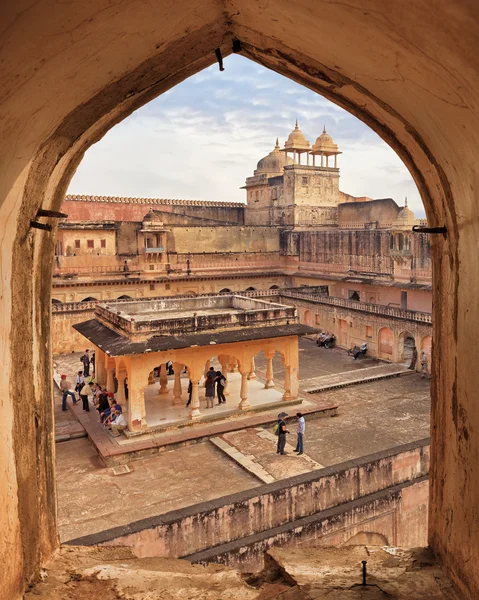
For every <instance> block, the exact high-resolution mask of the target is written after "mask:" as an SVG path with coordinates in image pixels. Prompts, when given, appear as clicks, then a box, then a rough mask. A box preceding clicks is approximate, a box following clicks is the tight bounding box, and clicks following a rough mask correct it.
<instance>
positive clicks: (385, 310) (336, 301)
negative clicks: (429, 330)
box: [270, 289, 432, 323]
mask: <svg viewBox="0 0 479 600" xmlns="http://www.w3.org/2000/svg"><path fill="white" fill-rule="evenodd" d="M270 291H272V290H270ZM279 295H280V296H283V297H284V298H297V299H298V300H307V301H310V302H316V303H319V304H329V305H330V306H339V307H341V308H348V309H351V310H358V311H361V312H368V313H371V314H376V315H381V316H387V317H393V318H396V319H405V320H407V321H417V322H419V323H432V314H431V313H427V312H422V311H416V310H408V309H405V308H396V307H394V306H385V305H384V304H372V303H370V302H357V301H356V300H346V299H344V298H335V297H331V296H323V295H320V294H311V293H308V292H302V291H295V290H288V289H282V290H280V293H279Z"/></svg>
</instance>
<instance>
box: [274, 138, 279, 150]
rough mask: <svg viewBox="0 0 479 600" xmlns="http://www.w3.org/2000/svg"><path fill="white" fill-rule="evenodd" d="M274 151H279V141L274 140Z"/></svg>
mask: <svg viewBox="0 0 479 600" xmlns="http://www.w3.org/2000/svg"><path fill="white" fill-rule="evenodd" d="M274 149H275V150H279V139H278V138H276V146H275V147H274Z"/></svg>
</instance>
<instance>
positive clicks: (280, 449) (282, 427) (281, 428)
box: [276, 412, 289, 454]
mask: <svg viewBox="0 0 479 600" xmlns="http://www.w3.org/2000/svg"><path fill="white" fill-rule="evenodd" d="M287 416H288V414H287V413H285V412H281V413H279V415H278V446H277V448H276V453H277V454H288V453H287V452H285V451H284V447H285V446H286V434H288V433H289V431H288V430H287V429H286V423H285V421H284V418H285V417H287Z"/></svg>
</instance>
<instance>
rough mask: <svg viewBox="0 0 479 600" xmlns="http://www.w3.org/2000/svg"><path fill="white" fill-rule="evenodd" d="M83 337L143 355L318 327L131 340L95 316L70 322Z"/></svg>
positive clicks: (117, 351) (112, 351) (107, 348)
mask: <svg viewBox="0 0 479 600" xmlns="http://www.w3.org/2000/svg"><path fill="white" fill-rule="evenodd" d="M73 328H74V329H76V330H77V331H79V332H80V333H81V334H82V335H83V336H84V337H85V338H87V339H88V340H90V341H91V342H92V344H94V345H95V346H96V347H97V348H100V349H101V350H103V352H106V353H108V354H109V355H110V356H125V355H130V354H145V353H146V352H163V351H164V350H179V349H181V348H191V347H194V346H210V345H214V344H229V343H231V342H248V341H252V340H262V339H267V338H277V337H285V336H290V335H311V334H315V333H317V329H314V328H313V327H309V326H308V325H301V324H300V323H295V324H294V325H272V326H267V327H248V328H242V329H230V330H226V331H210V332H205V333H186V334H184V335H155V336H152V337H151V338H149V339H148V340H145V341H138V342H135V341H132V340H130V339H129V338H128V337H126V336H123V335H121V334H119V333H117V332H116V331H113V330H112V329H110V328H109V327H107V326H106V325H104V324H103V323H100V322H99V321H97V320H96V319H90V320H89V321H84V322H83V323H78V324H76V325H73Z"/></svg>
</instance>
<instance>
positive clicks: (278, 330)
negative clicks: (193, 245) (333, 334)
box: [73, 294, 316, 356]
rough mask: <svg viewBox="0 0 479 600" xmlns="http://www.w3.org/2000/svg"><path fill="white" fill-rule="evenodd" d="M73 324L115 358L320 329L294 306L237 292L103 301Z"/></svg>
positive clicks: (311, 331) (313, 331) (308, 332)
mask: <svg viewBox="0 0 479 600" xmlns="http://www.w3.org/2000/svg"><path fill="white" fill-rule="evenodd" d="M73 327H74V329H76V330H77V331H79V332H80V333H81V334H82V335H83V336H84V337H86V338H87V339H89V340H90V341H91V342H92V343H93V344H94V345H95V346H97V347H98V348H101V349H102V350H103V351H104V352H108V353H109V354H110V355H111V356H124V355H128V354H143V353H145V352H162V351H164V350H168V349H180V348H190V347H194V346H209V345H212V344H227V343H231V342H244V341H248V340H258V339H266V338H275V337H284V336H291V335H307V334H312V333H315V332H316V330H315V329H313V328H312V327H308V326H306V325H301V324H300V323H299V322H298V316H297V311H296V308H295V307H292V306H289V305H284V304H278V303H274V302H266V301H265V300H260V299H257V298H248V297H244V296H239V295H235V294H231V295H229V294H228V295H223V294H222V295H220V296H196V297H193V298H165V299H163V298H161V299H155V300H139V301H132V302H121V303H120V302H117V303H115V302H110V303H100V304H98V305H97V307H96V308H95V319H91V320H90V321H85V322H83V323H79V324H77V325H74V326H73Z"/></svg>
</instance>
